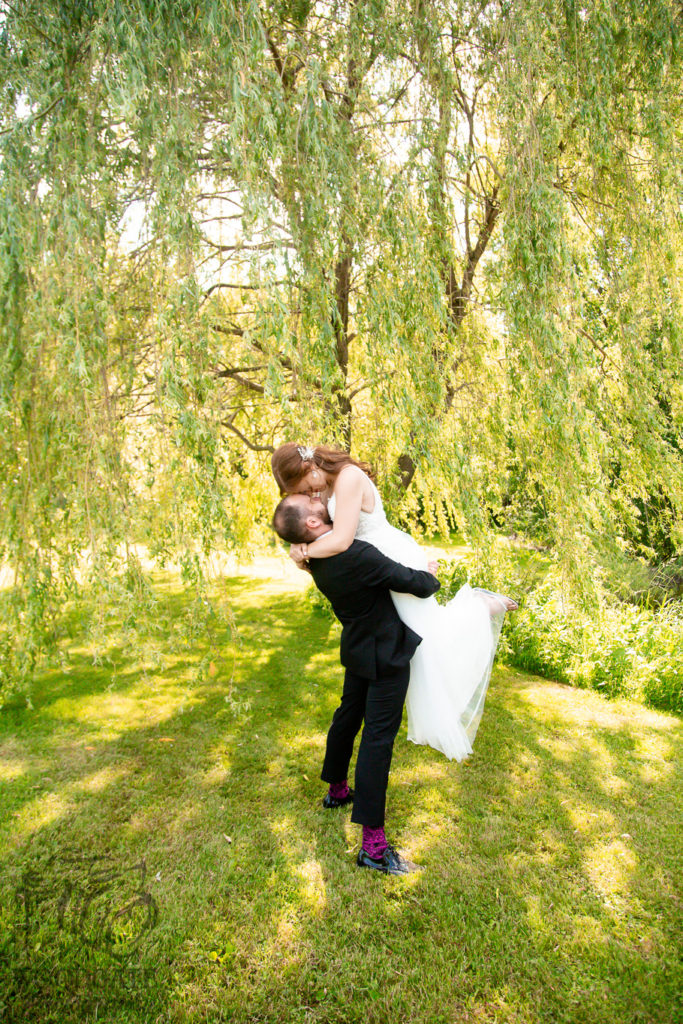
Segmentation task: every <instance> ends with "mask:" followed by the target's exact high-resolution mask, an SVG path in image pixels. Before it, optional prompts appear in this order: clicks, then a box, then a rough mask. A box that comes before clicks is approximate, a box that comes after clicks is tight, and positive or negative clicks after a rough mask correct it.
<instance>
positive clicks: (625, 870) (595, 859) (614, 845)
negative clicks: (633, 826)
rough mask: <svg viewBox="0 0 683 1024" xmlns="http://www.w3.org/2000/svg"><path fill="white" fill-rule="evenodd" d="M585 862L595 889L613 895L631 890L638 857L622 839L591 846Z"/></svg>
mask: <svg viewBox="0 0 683 1024" xmlns="http://www.w3.org/2000/svg"><path fill="white" fill-rule="evenodd" d="M583 863H584V867H585V871H586V877H587V878H588V880H589V881H590V883H591V885H592V886H593V887H594V888H595V890H596V891H597V892H599V893H601V894H602V895H605V896H612V895H614V894H616V893H627V892H628V891H629V889H630V885H631V880H632V878H633V873H634V872H635V870H636V867H637V865H638V859H637V857H636V855H635V853H634V852H633V850H631V849H629V847H628V846H627V845H626V844H625V843H624V842H623V841H622V840H621V839H612V840H609V841H603V842H599V843H595V845H594V846H592V847H589V848H588V849H587V850H586V852H585V854H584V858H583Z"/></svg>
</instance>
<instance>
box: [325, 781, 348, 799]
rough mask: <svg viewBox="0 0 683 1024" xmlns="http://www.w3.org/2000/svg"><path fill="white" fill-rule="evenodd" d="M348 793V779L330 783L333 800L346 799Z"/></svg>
mask: <svg viewBox="0 0 683 1024" xmlns="http://www.w3.org/2000/svg"><path fill="white" fill-rule="evenodd" d="M348 795H349V784H348V782H347V781H346V779H344V781H343V782H331V783H330V796H331V797H332V799H333V800H345V799H346V797H347V796H348Z"/></svg>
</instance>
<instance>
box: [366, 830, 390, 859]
mask: <svg viewBox="0 0 683 1024" xmlns="http://www.w3.org/2000/svg"><path fill="white" fill-rule="evenodd" d="M386 848H387V839H386V836H385V835H384V829H383V828H368V826H367V825H363V849H364V850H365V852H366V853H367V855H368V857H372V859H373V860H381V859H382V854H383V853H384V851H385V850H386Z"/></svg>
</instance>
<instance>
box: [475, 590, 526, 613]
mask: <svg viewBox="0 0 683 1024" xmlns="http://www.w3.org/2000/svg"><path fill="white" fill-rule="evenodd" d="M475 589H476V590H477V593H479V594H481V596H482V597H483V598H484V600H485V601H486V604H487V606H488V610H489V614H490V615H500V613H501V611H504V612H515V611H517V609H518V608H519V605H518V604H517V602H516V601H515V600H514V599H513V598H511V597H507V596H506V595H505V594H494V592H493V591H492V590H483V589H482V588H481V587H476V588H475Z"/></svg>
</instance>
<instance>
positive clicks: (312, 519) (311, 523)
mask: <svg viewBox="0 0 683 1024" xmlns="http://www.w3.org/2000/svg"><path fill="white" fill-rule="evenodd" d="M321 523H322V519H321V518H320V516H314V515H313V514H312V513H311V515H310V516H306V529H307V530H311V531H314V530H317V529H318V527H319V526H320V525H321Z"/></svg>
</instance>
